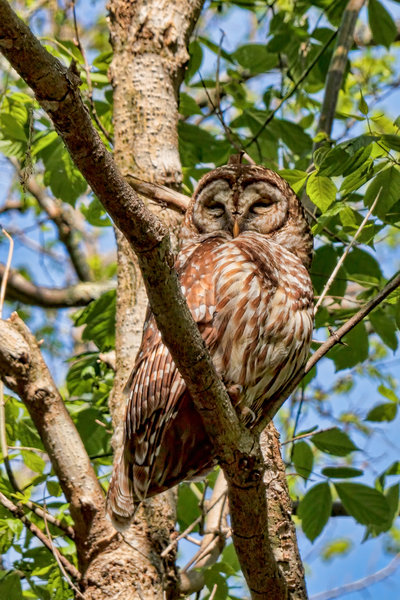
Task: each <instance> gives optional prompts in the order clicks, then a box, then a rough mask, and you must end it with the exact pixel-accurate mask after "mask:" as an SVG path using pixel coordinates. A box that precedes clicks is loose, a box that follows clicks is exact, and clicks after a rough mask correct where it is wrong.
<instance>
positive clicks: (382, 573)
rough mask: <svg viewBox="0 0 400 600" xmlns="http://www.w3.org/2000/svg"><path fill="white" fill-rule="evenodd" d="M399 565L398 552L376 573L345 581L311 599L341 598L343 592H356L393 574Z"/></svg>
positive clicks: (329, 599) (330, 599) (399, 555)
mask: <svg viewBox="0 0 400 600" xmlns="http://www.w3.org/2000/svg"><path fill="white" fill-rule="evenodd" d="M399 566H400V553H398V554H396V556H395V557H394V558H393V559H392V560H391V561H390V563H389V564H388V565H386V567H384V568H383V569H380V570H379V571H377V572H376V573H372V574H371V575H367V576H366V577H362V578H361V579H358V580H357V581H353V583H347V584H345V585H341V586H339V587H337V588H333V589H332V590H328V591H327V592H321V593H320V594H315V595H314V596H312V597H311V600H333V598H342V597H343V596H344V595H345V594H350V593H351V592H358V591H360V590H364V589H365V588H367V587H369V586H370V585H372V584H374V583H378V581H382V580H383V579H386V578H387V577H389V576H390V575H393V573H395V571H396V570H397V569H398V568H399Z"/></svg>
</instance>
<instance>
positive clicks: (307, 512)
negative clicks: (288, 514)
mask: <svg viewBox="0 0 400 600" xmlns="http://www.w3.org/2000/svg"><path fill="white" fill-rule="evenodd" d="M331 510H332V495H331V490H330V487H329V484H328V483H318V484H317V485H315V486H314V487H312V488H311V489H310V490H309V491H308V492H307V494H306V495H305V496H304V498H303V499H302V500H301V502H300V504H299V508H298V510H297V514H298V516H299V517H300V519H301V526H302V528H303V531H304V533H305V534H306V536H307V537H308V539H309V540H311V541H312V542H313V541H314V540H315V538H317V537H318V536H319V534H320V533H321V531H322V530H323V528H324V527H325V525H326V523H327V521H328V519H329V517H330V514H331Z"/></svg>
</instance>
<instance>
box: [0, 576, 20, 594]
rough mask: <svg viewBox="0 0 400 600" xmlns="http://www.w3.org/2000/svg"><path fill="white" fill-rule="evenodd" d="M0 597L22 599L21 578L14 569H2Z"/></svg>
mask: <svg viewBox="0 0 400 600" xmlns="http://www.w3.org/2000/svg"><path fill="white" fill-rule="evenodd" d="M0 598H4V600H6V599H7V600H23V596H22V587H21V579H20V577H19V575H18V573H17V572H16V571H5V572H4V571H3V573H2V575H1V577H0Z"/></svg>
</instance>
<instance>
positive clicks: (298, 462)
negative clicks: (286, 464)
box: [292, 441, 314, 480]
mask: <svg viewBox="0 0 400 600" xmlns="http://www.w3.org/2000/svg"><path fill="white" fill-rule="evenodd" d="M292 460H293V463H294V466H295V467H296V471H297V473H298V474H299V475H301V476H302V477H304V479H305V480H307V479H308V478H309V477H310V474H311V471H312V467H313V463H314V455H313V453H312V450H311V448H310V446H309V444H307V442H304V441H299V442H295V444H294V447H293V453H292Z"/></svg>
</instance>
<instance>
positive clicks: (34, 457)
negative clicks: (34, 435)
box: [21, 450, 46, 473]
mask: <svg viewBox="0 0 400 600" xmlns="http://www.w3.org/2000/svg"><path fill="white" fill-rule="evenodd" d="M21 456H22V457H23V459H24V463H25V464H26V466H27V467H28V468H29V469H31V470H32V471H35V473H43V469H44V468H45V466H46V463H45V461H44V460H43V458H42V457H41V456H39V454H37V452H31V451H30V450H21Z"/></svg>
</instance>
